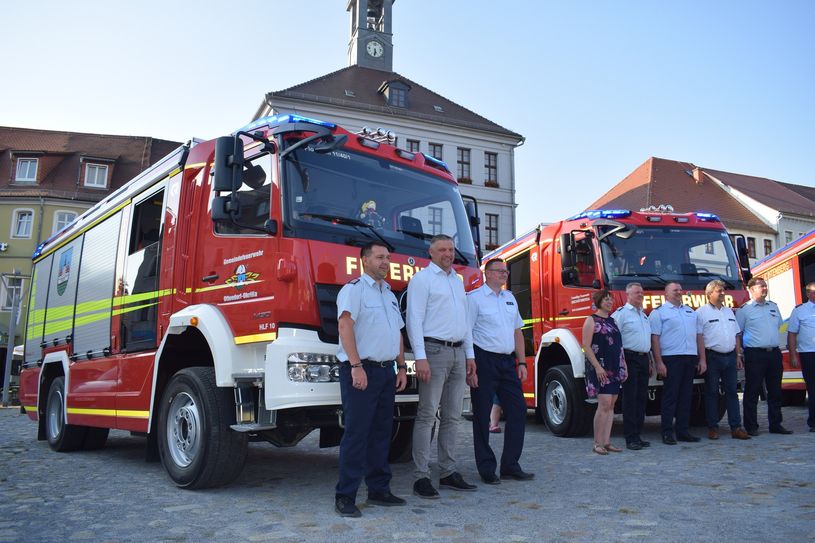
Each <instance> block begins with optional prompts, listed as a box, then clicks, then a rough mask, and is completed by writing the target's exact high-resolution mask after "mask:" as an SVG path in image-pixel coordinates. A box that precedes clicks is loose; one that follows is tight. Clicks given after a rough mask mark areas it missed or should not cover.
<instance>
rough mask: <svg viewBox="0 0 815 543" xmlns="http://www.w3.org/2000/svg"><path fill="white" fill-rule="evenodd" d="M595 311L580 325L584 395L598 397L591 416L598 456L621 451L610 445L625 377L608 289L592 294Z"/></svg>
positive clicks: (621, 349) (621, 343) (620, 342)
mask: <svg viewBox="0 0 815 543" xmlns="http://www.w3.org/2000/svg"><path fill="white" fill-rule="evenodd" d="M592 300H593V301H594V306H595V307H596V308H597V310H596V311H595V312H594V314H593V315H591V316H590V317H588V318H587V319H586V322H584V323H583V351H584V352H585V354H586V393H587V394H588V396H589V398H597V412H596V413H595V415H594V445H593V447H592V451H594V452H596V453H597V454H603V455H605V454H608V453H609V451H610V452H622V449H620V448H619V447H616V446H615V445H613V444H612V443H611V425H612V423H613V422H614V404H615V402H616V401H617V395H618V394H619V393H620V383H622V382H623V381H625V379H626V377H628V375H627V371H626V365H625V358H624V357H623V340H622V336H621V335H620V330H619V329H618V328H617V324H616V323H615V322H614V319H612V318H611V310H612V308H613V306H614V300H613V299H612V297H611V293H610V292H609V291H608V290H607V289H602V290H598V291H597V292H595V293H594V294H593V295H592Z"/></svg>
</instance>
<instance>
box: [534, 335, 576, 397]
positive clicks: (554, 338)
mask: <svg viewBox="0 0 815 543" xmlns="http://www.w3.org/2000/svg"><path fill="white" fill-rule="evenodd" d="M552 343H557V344H558V345H560V346H561V348H563V350H564V351H565V352H566V355H567V356H568V357H569V362H570V363H571V365H572V372H574V376H575V377H585V369H586V359H585V357H584V355H583V347H581V345H580V341H578V339H577V338H576V337H575V335H574V334H573V333H572V332H571V331H570V330H567V329H566V328H553V329H552V330H549V331H548V332H546V333H545V334H543V335H542V336H541V342H540V347H538V354H537V355H536V357H535V360H537V362H536V363H535V374H536V375H535V387H536V388H537V386H538V383H539V382H540V381H539V378H540V377H542V376H541V375H537V373H538V372H539V371H541V370H540V369H539V368H542V367H544V365H543V364H542V363H541V353H542V351H543V349H545V348H547V347H549V346H550V345H551V344H552Z"/></svg>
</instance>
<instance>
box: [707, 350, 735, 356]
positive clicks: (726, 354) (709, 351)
mask: <svg viewBox="0 0 815 543" xmlns="http://www.w3.org/2000/svg"><path fill="white" fill-rule="evenodd" d="M705 352H706V353H714V354H720V355H723V356H728V355H731V354H733V353H734V352H736V351H735V350H733V351H729V352H726V353H720V352H719V351H717V350H715V349H705Z"/></svg>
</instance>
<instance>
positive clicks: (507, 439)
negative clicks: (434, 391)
mask: <svg viewBox="0 0 815 543" xmlns="http://www.w3.org/2000/svg"><path fill="white" fill-rule="evenodd" d="M508 273H509V272H508V270H507V265H506V263H505V262H504V261H503V260H501V259H500V258H494V259H492V260H490V261H488V262H487V263H486V264H485V265H484V278H485V284H484V285H482V286H481V288H477V289H475V290H473V291H472V292H470V293H469V294H468V295H467V307H468V310H469V319H468V320H469V323H470V326H471V327H472V329H473V348H474V350H475V366H476V373H475V375H472V376H470V378H469V379H468V382H469V384H470V386H471V387H472V388H471V389H470V397H471V398H472V401H473V449H474V451H475V463H476V466H477V467H478V473H479V474H480V475H481V480H483V481H484V482H485V483H487V484H489V485H497V484H499V483H500V482H501V481H500V479H499V478H498V476H497V475H496V474H495V469H496V467H498V466H497V463H496V460H495V453H494V452H493V451H492V448H491V447H490V430H489V427H490V411H491V410H492V400H493V397H494V396H498V399H499V400H500V402H501V407H502V408H503V410H504V416H505V417H506V421H507V423H506V429H505V432H504V450H503V452H502V454H501V469H500V473H501V479H515V480H516V481H528V480H530V479H533V478H534V477H535V474H534V473H528V472H525V471H524V470H522V469H521V465H520V464H519V463H518V460H520V458H521V452H522V451H523V446H524V432H525V426H526V402H525V401H524V393H523V390H522V389H521V382H522V381H525V380H526V377H527V372H526V356H525V349H524V337H523V334H522V333H521V328H523V325H524V323H523V319H521V314H520V313H519V312H518V302H517V301H516V300H515V296H513V295H512V293H511V292H510V291H508V290H504V289H503V286H504V284H505V283H506V281H507V274H508Z"/></svg>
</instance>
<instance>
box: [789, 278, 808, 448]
mask: <svg viewBox="0 0 815 543" xmlns="http://www.w3.org/2000/svg"><path fill="white" fill-rule="evenodd" d="M806 295H807V298H808V301H806V302H804V303H802V304H801V305H799V306H797V307H796V308H795V309H793V310H792V314H791V315H790V322H789V327H788V328H787V332H788V335H787V346H788V347H789V351H790V364H792V367H793V368H797V367H798V366H799V362H798V361H799V359H800V361H801V362H800V366H801V373H803V375H804V382H805V383H806V386H807V396H809V418H807V425H808V426H809V431H810V432H815V283H809V284H808V285H807V286H806Z"/></svg>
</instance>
